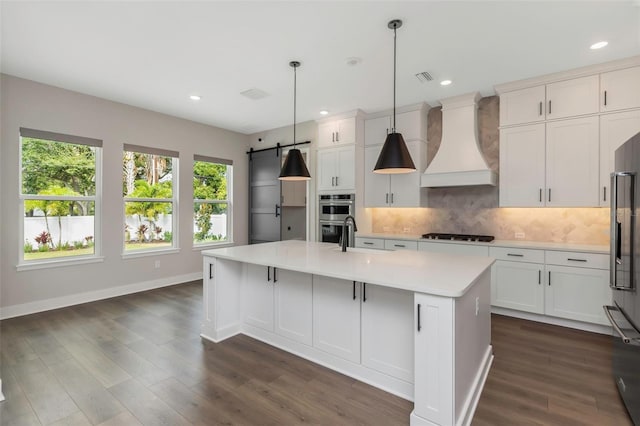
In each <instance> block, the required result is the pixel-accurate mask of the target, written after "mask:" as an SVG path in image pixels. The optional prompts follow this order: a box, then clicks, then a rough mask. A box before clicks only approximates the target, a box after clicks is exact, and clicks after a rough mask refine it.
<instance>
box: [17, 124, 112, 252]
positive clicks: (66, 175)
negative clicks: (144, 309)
mask: <svg viewBox="0 0 640 426" xmlns="http://www.w3.org/2000/svg"><path fill="white" fill-rule="evenodd" d="M101 147H102V141H101V140H97V139H91V138H84V137H79V136H72V135H63V134H58V133H52V132H45V131H41V130H33V129H25V128H21V129H20V164H21V168H20V199H21V201H20V208H21V209H22V211H21V214H20V216H21V217H22V221H21V222H22V223H21V229H22V241H21V247H20V253H21V256H20V263H21V264H28V263H37V262H42V261H55V260H62V259H60V258H63V259H67V260H68V259H70V258H75V259H77V258H79V257H95V256H96V255H98V254H99V243H100V241H99V237H98V235H97V234H98V229H99V226H97V225H98V214H99V212H100V208H99V204H100V181H99V179H100V172H99V170H100V154H101Z"/></svg>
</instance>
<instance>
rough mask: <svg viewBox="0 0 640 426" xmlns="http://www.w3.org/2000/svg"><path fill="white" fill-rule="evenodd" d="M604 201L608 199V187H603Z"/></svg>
mask: <svg viewBox="0 0 640 426" xmlns="http://www.w3.org/2000/svg"><path fill="white" fill-rule="evenodd" d="M602 201H607V187H606V186H603V187H602Z"/></svg>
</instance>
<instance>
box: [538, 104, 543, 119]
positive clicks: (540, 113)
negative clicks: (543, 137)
mask: <svg viewBox="0 0 640 426" xmlns="http://www.w3.org/2000/svg"><path fill="white" fill-rule="evenodd" d="M538 115H540V116H542V101H540V112H539V113H538Z"/></svg>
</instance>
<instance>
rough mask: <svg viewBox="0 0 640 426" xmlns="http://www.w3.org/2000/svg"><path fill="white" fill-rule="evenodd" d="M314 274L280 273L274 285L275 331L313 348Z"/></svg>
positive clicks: (279, 270) (278, 270) (277, 271)
mask: <svg viewBox="0 0 640 426" xmlns="http://www.w3.org/2000/svg"><path fill="white" fill-rule="evenodd" d="M311 277H312V276H311V274H305V273H302V272H294V271H288V270H284V269H277V270H276V282H275V283H274V299H275V302H274V307H275V319H274V320H275V324H274V327H275V332H276V333H278V334H280V335H282V336H284V337H287V338H289V339H291V340H295V341H297V342H300V343H304V344H306V345H309V346H311V344H312V337H311V336H312V329H313V326H312V321H313V315H312V312H313V311H312V308H313V302H312V297H313V290H312V278H311Z"/></svg>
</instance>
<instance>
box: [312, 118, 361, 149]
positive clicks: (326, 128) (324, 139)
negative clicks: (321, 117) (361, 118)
mask: <svg viewBox="0 0 640 426" xmlns="http://www.w3.org/2000/svg"><path fill="white" fill-rule="evenodd" d="M355 142H356V117H350V118H343V119H339V120H333V121H327V122H324V123H320V124H319V125H318V146H320V147H323V146H335V145H344V144H353V143H355Z"/></svg>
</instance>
